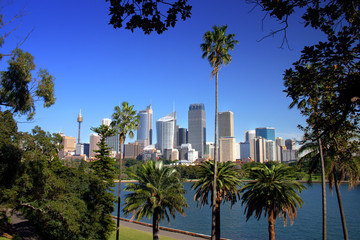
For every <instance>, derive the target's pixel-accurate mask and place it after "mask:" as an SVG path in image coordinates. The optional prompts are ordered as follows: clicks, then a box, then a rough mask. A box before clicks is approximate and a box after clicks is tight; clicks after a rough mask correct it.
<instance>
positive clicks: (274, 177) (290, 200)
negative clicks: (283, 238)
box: [240, 165, 305, 240]
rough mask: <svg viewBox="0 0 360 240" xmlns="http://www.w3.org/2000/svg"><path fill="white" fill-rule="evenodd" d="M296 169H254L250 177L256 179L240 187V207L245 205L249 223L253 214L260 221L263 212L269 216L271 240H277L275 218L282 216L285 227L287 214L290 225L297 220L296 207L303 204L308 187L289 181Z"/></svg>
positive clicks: (272, 167)
mask: <svg viewBox="0 0 360 240" xmlns="http://www.w3.org/2000/svg"><path fill="white" fill-rule="evenodd" d="M292 173H293V169H292V168H291V167H287V166H284V165H277V166H275V165H273V166H271V168H270V169H269V168H268V167H267V166H266V165H262V166H261V167H255V168H251V169H250V170H249V174H250V178H252V179H255V180H254V181H251V182H249V183H247V184H246V185H245V186H243V187H242V188H241V190H240V191H241V193H242V197H241V199H242V201H241V205H243V204H246V207H245V210H244V212H245V213H246V221H247V220H249V218H250V217H251V216H252V215H253V214H254V215H255V218H257V220H259V219H260V217H261V214H262V212H263V211H264V216H265V217H266V216H267V217H268V224H269V226H268V231H269V239H270V240H275V220H276V217H277V216H279V217H281V216H282V217H283V220H284V226H286V221H287V215H288V216H289V218H290V220H291V224H292V223H293V221H294V219H295V218H296V213H297V207H298V206H299V207H301V205H302V204H303V201H302V199H301V198H300V196H299V195H298V192H301V191H302V190H303V189H304V188H305V187H304V186H303V185H302V184H300V183H298V182H296V181H295V180H291V179H289V177H290V176H291V174H292Z"/></svg>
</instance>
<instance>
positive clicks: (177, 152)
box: [170, 149, 179, 161]
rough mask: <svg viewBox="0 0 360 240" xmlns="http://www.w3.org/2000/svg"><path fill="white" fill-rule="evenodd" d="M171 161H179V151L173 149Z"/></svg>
mask: <svg viewBox="0 0 360 240" xmlns="http://www.w3.org/2000/svg"><path fill="white" fill-rule="evenodd" d="M170 160H171V161H175V160H179V150H177V149H173V150H172V152H171V159H170Z"/></svg>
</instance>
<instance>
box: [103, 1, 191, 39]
mask: <svg viewBox="0 0 360 240" xmlns="http://www.w3.org/2000/svg"><path fill="white" fill-rule="evenodd" d="M106 1H107V2H110V9H109V12H110V13H109V15H110V16H111V19H110V22H109V24H111V25H113V26H114V28H121V27H122V26H123V24H126V26H125V29H130V30H131V31H132V32H133V31H134V29H136V28H140V29H141V30H142V31H143V32H144V33H145V34H150V33H151V32H152V31H156V32H157V33H158V34H161V33H163V32H164V31H166V30H168V28H169V27H175V24H176V22H177V21H178V19H179V18H181V19H182V20H184V21H185V20H186V19H187V18H190V16H191V8H192V7H191V6H190V5H188V4H187V0H132V1H123V0H110V1H109V0H106Z"/></svg>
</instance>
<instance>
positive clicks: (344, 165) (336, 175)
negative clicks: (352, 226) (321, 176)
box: [299, 125, 360, 240]
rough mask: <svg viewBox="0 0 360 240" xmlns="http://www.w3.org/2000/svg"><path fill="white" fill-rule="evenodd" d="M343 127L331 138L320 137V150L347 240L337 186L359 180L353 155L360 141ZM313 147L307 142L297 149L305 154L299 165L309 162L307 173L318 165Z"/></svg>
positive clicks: (313, 144) (328, 135)
mask: <svg viewBox="0 0 360 240" xmlns="http://www.w3.org/2000/svg"><path fill="white" fill-rule="evenodd" d="M344 127H345V125H344V126H342V127H341V128H339V129H338V132H337V134H336V135H333V136H331V133H330V132H329V133H328V134H326V135H325V134H324V135H322V138H323V142H324V144H323V147H322V148H321V150H322V149H323V150H324V157H326V166H325V167H326V170H327V178H328V180H329V187H330V191H332V189H333V187H334V186H335V191H336V196H337V199H338V205H339V211H340V217H341V223H342V228H343V235H344V239H345V240H347V239H348V238H349V237H348V231H347V226H346V220H345V214H344V209H343V204H342V198H341V194H340V189H339V185H340V184H341V182H342V181H343V180H344V178H345V177H348V179H349V180H350V181H349V183H350V185H349V187H353V186H354V185H355V184H356V182H357V181H358V179H359V175H360V168H359V162H358V161H357V159H356V157H355V156H354V155H353V153H354V152H356V151H357V150H358V149H359V144H360V141H359V135H358V134H357V133H356V132H353V131H348V130H345V129H344ZM319 139H320V138H319ZM320 141H321V139H320ZM315 145H316V144H315V143H314V142H308V143H306V144H304V145H303V146H302V147H301V148H300V149H299V154H301V153H304V152H306V154H304V155H303V156H302V157H301V158H300V159H299V164H301V163H303V162H309V163H310V164H311V165H310V166H311V167H310V169H309V173H313V172H314V171H315V170H316V167H317V166H318V164H319V149H317V148H316V146H315Z"/></svg>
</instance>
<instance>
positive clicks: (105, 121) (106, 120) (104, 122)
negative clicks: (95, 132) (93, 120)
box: [101, 118, 111, 126]
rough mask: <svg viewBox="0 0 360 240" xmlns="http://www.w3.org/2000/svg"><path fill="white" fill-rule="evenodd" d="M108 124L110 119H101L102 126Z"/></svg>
mask: <svg viewBox="0 0 360 240" xmlns="http://www.w3.org/2000/svg"><path fill="white" fill-rule="evenodd" d="M110 123H111V119H110V118H103V119H102V120H101V124H102V125H106V126H110Z"/></svg>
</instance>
